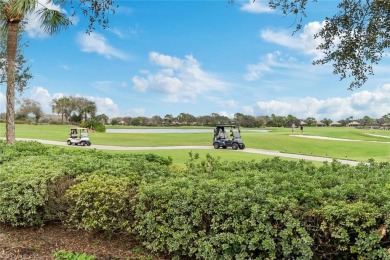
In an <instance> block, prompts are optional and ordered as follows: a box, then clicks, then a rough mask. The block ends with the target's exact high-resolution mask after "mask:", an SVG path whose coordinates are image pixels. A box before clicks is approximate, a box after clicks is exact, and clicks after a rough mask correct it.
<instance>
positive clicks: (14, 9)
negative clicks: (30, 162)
mask: <svg viewBox="0 0 390 260" xmlns="http://www.w3.org/2000/svg"><path fill="white" fill-rule="evenodd" d="M50 2H51V1H50ZM39 7H40V8H39ZM33 11H37V15H38V18H39V20H40V22H41V26H42V27H43V29H44V30H45V32H47V33H48V34H50V35H52V34H55V33H57V32H59V31H60V29H62V28H67V27H68V26H69V25H70V24H71V22H70V20H69V19H68V18H67V17H66V16H65V15H64V14H62V13H61V12H59V11H58V10H53V9H49V8H47V7H45V6H40V4H39V2H38V0H23V1H22V0H8V1H7V0H0V15H1V16H0V17H1V18H0V28H1V29H3V33H5V34H6V38H7V46H6V52H7V69H6V70H7V92H6V97H7V111H6V141H7V144H14V143H15V68H16V67H15V65H16V63H15V60H16V54H17V48H18V35H19V30H20V27H21V22H22V21H23V19H24V17H25V15H27V14H29V13H32V12H33Z"/></svg>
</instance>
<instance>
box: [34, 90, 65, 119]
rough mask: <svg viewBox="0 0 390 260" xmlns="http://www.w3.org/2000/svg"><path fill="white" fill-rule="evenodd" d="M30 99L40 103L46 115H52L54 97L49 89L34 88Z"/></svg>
mask: <svg viewBox="0 0 390 260" xmlns="http://www.w3.org/2000/svg"><path fill="white" fill-rule="evenodd" d="M57 95H58V94H57ZM29 98H31V99H33V100H35V101H37V102H39V104H41V107H42V110H43V112H44V113H45V114H51V113H52V111H51V101H52V100H53V98H54V96H52V95H51V94H50V93H49V91H48V90H47V89H45V88H42V87H34V88H33V89H31V96H30V97H29Z"/></svg>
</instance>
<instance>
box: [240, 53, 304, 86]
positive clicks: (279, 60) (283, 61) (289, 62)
mask: <svg viewBox="0 0 390 260" xmlns="http://www.w3.org/2000/svg"><path fill="white" fill-rule="evenodd" d="M246 69H247V73H246V75H244V78H245V80H247V81H255V80H258V79H261V78H263V76H264V75H265V74H270V73H273V72H274V71H275V70H280V69H292V70H297V69H299V65H298V64H297V63H296V60H295V59H294V58H292V57H288V56H283V55H282V54H281V52H279V51H275V52H273V53H267V54H266V55H265V56H264V57H262V58H261V60H260V61H259V62H258V63H257V64H249V65H247V67H246Z"/></svg>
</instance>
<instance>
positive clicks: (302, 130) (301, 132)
mask: <svg viewBox="0 0 390 260" xmlns="http://www.w3.org/2000/svg"><path fill="white" fill-rule="evenodd" d="M301 133H303V125H302V124H301Z"/></svg>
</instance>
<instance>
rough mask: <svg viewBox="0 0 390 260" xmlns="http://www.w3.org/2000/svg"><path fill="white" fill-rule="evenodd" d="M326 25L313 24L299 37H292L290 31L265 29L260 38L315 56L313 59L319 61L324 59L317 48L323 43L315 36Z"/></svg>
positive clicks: (304, 29) (309, 24) (305, 28)
mask: <svg viewBox="0 0 390 260" xmlns="http://www.w3.org/2000/svg"><path fill="white" fill-rule="evenodd" d="M324 25H325V22H322V23H319V22H311V23H308V24H306V25H305V27H304V28H303V32H302V33H301V34H299V35H298V36H295V35H291V31H288V30H279V31H275V30H271V29H265V30H263V31H261V33H260V36H261V38H262V39H264V40H266V41H268V42H271V43H276V44H278V45H281V46H284V47H287V48H290V49H294V50H298V51H299V52H301V53H303V54H305V55H309V56H313V59H315V60H316V59H319V58H322V57H323V53H322V52H321V51H319V50H317V49H316V48H317V46H318V45H319V44H320V43H321V39H319V38H317V39H314V35H315V34H316V33H317V32H319V30H320V29H321V28H322V27H323V26H324Z"/></svg>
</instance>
